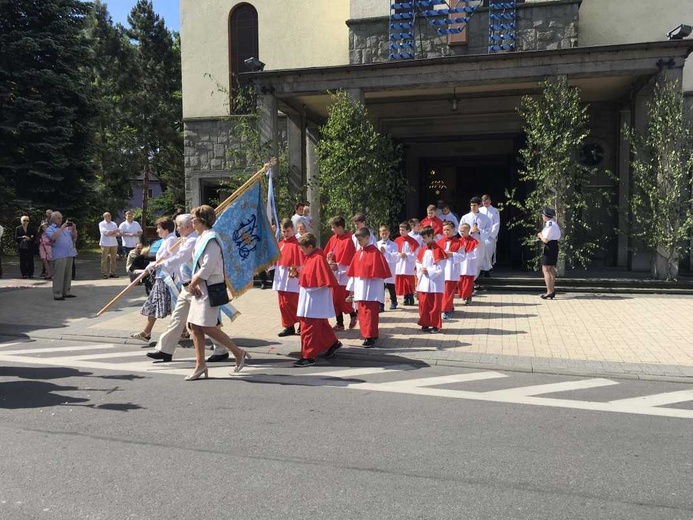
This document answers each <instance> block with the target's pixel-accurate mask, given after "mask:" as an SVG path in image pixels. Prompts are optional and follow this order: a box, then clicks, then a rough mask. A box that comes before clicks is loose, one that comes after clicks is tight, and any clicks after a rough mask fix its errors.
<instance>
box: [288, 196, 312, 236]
mask: <svg viewBox="0 0 693 520" xmlns="http://www.w3.org/2000/svg"><path fill="white" fill-rule="evenodd" d="M305 207H306V205H305V204H304V203H303V202H299V203H297V204H296V206H295V208H296V211H295V212H294V214H293V215H292V216H291V222H293V224H294V229H298V223H299V222H303V224H304V225H305V226H306V231H307V230H308V221H307V220H306V217H304V216H303V209H304V208H305Z"/></svg>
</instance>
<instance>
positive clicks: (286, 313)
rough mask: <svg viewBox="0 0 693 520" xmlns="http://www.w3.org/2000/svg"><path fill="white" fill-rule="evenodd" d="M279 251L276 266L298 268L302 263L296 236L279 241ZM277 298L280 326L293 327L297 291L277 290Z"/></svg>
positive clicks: (296, 319)
mask: <svg viewBox="0 0 693 520" xmlns="http://www.w3.org/2000/svg"><path fill="white" fill-rule="evenodd" d="M278 245H279V252H280V253H281V257H280V258H279V260H278V261H277V266H281V267H285V268H287V269H289V268H291V267H294V268H298V267H300V266H302V265H303V261H304V259H305V256H304V255H303V253H302V252H301V248H300V247H299V246H298V240H296V237H290V238H287V239H284V240H280V241H279V244H278ZM277 299H278V300H279V312H280V314H281V317H282V327H284V328H287V327H293V326H294V325H295V324H296V323H298V318H297V317H296V309H297V308H298V293H297V292H293V291H277Z"/></svg>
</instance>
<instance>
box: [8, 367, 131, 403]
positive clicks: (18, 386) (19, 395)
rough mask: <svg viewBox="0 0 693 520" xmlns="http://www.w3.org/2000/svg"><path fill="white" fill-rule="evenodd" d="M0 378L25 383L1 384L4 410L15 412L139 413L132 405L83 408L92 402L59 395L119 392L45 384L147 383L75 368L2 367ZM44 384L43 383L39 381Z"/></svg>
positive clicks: (113, 389)
mask: <svg viewBox="0 0 693 520" xmlns="http://www.w3.org/2000/svg"><path fill="white" fill-rule="evenodd" d="M0 377H16V378H19V379H23V381H3V382H0V409H2V408H6V409H11V410H16V409H21V408H46V407H49V406H64V405H76V406H84V407H87V408H93V409H95V410H112V411H122V412H126V411H129V410H139V409H142V408H143V407H142V406H140V405H136V404H132V403H105V404H100V405H95V404H80V403H87V402H89V399H88V398H84V397H72V396H68V395H63V394H61V393H58V392H89V393H94V392H104V393H105V394H107V395H108V394H112V393H113V392H115V391H117V390H118V389H117V388H105V389H99V388H89V389H83V388H80V387H78V386H67V385H57V384H55V383H49V382H45V381H44V380H46V379H64V378H68V377H89V378H98V379H106V380H114V379H116V380H133V379H144V378H145V376H136V375H132V374H126V375H122V376H120V375H109V376H95V375H93V374H92V373H91V372H81V371H79V370H77V369H74V368H63V367H48V368H40V367H31V368H29V367H0ZM37 380H40V381H37Z"/></svg>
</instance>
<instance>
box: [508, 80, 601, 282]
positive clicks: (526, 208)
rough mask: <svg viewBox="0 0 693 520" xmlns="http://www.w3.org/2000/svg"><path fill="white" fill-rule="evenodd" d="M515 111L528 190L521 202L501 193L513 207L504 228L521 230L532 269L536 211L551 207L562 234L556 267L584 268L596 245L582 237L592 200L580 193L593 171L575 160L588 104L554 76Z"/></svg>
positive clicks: (522, 177) (585, 127) (535, 261)
mask: <svg viewBox="0 0 693 520" xmlns="http://www.w3.org/2000/svg"><path fill="white" fill-rule="evenodd" d="M519 112H520V114H521V116H522V118H523V120H524V131H525V134H526V137H527V144H526V146H525V148H523V149H522V150H520V157H521V159H522V163H523V168H522V169H521V170H520V180H521V181H522V182H526V183H528V187H529V190H528V194H527V196H526V198H524V199H523V200H518V198H517V197H516V194H515V191H512V192H506V196H507V197H508V205H510V206H513V207H515V208H516V209H518V210H519V215H518V216H517V217H515V218H514V219H513V220H512V221H511V222H510V224H509V227H510V228H511V229H512V228H518V229H520V230H522V232H523V236H524V238H523V245H524V246H526V247H527V248H528V249H529V250H531V251H533V253H534V255H533V256H531V257H530V259H529V260H528V264H529V265H528V266H529V267H533V268H535V269H536V268H537V267H538V260H539V256H540V255H541V252H540V250H539V249H538V248H537V245H536V244H537V239H536V233H537V231H538V230H539V229H541V228H542V221H541V210H542V209H543V208H544V207H547V206H548V207H552V208H555V209H556V216H557V219H558V222H559V225H560V226H561V232H562V238H561V248H560V252H561V253H560V259H559V269H561V270H562V269H564V268H565V266H566V264H567V265H568V266H569V267H572V268H575V267H586V266H587V264H588V263H589V261H590V259H591V257H592V255H593V254H594V253H595V252H596V251H597V250H598V248H599V246H600V244H599V240H598V239H588V238H587V237H588V232H589V229H590V226H589V223H588V222H587V221H586V220H585V218H584V216H585V213H586V210H587V209H588V208H589V207H590V206H591V205H592V204H595V202H596V201H595V196H596V193H595V192H594V191H593V190H591V191H590V194H589V197H588V196H586V194H585V188H586V187H587V186H588V185H589V183H590V181H591V180H592V179H593V178H594V177H595V175H596V170H594V169H591V168H588V167H586V166H583V165H582V164H580V161H579V160H578V157H579V152H580V150H581V148H582V146H583V144H584V141H585V138H586V137H587V136H588V134H589V115H588V106H587V105H583V104H581V103H580V92H579V90H578V89H577V88H572V87H570V86H569V85H568V81H567V79H566V78H565V77H559V78H557V79H548V80H547V81H546V82H545V84H544V90H543V92H542V95H541V97H539V98H535V97H532V96H525V97H523V98H522V105H521V106H520V108H519ZM600 195H601V194H600Z"/></svg>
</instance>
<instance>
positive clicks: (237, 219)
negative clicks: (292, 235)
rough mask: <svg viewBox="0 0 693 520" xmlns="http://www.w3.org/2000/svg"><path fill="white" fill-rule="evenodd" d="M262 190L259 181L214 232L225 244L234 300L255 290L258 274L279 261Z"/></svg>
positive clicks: (226, 213) (220, 218) (240, 197)
mask: <svg viewBox="0 0 693 520" xmlns="http://www.w3.org/2000/svg"><path fill="white" fill-rule="evenodd" d="M260 187H261V182H260V177H258V179H257V181H256V182H254V183H253V184H252V185H251V186H250V187H248V188H247V189H245V191H243V192H242V193H240V194H238V195H237V198H236V199H235V200H234V201H233V202H231V204H230V205H229V206H228V207H227V208H226V209H225V210H224V211H223V212H222V213H221V215H219V216H217V221H216V222H215V224H214V226H213V228H212V229H214V231H216V232H217V236H218V238H219V239H221V242H222V243H223V254H224V271H225V272H226V278H227V280H228V284H229V286H230V288H231V292H232V293H233V295H234V296H238V295H239V294H241V293H243V292H244V291H245V290H247V289H249V288H250V287H252V284H253V276H254V275H255V273H257V272H258V271H261V270H263V269H266V268H267V267H268V266H269V265H271V264H273V263H274V262H276V260H277V259H278V258H279V247H278V246H277V240H276V238H275V237H274V234H273V233H272V228H271V226H270V224H269V221H268V219H267V213H266V211H267V208H266V207H265V205H264V204H263V201H262V192H261V190H260Z"/></svg>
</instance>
